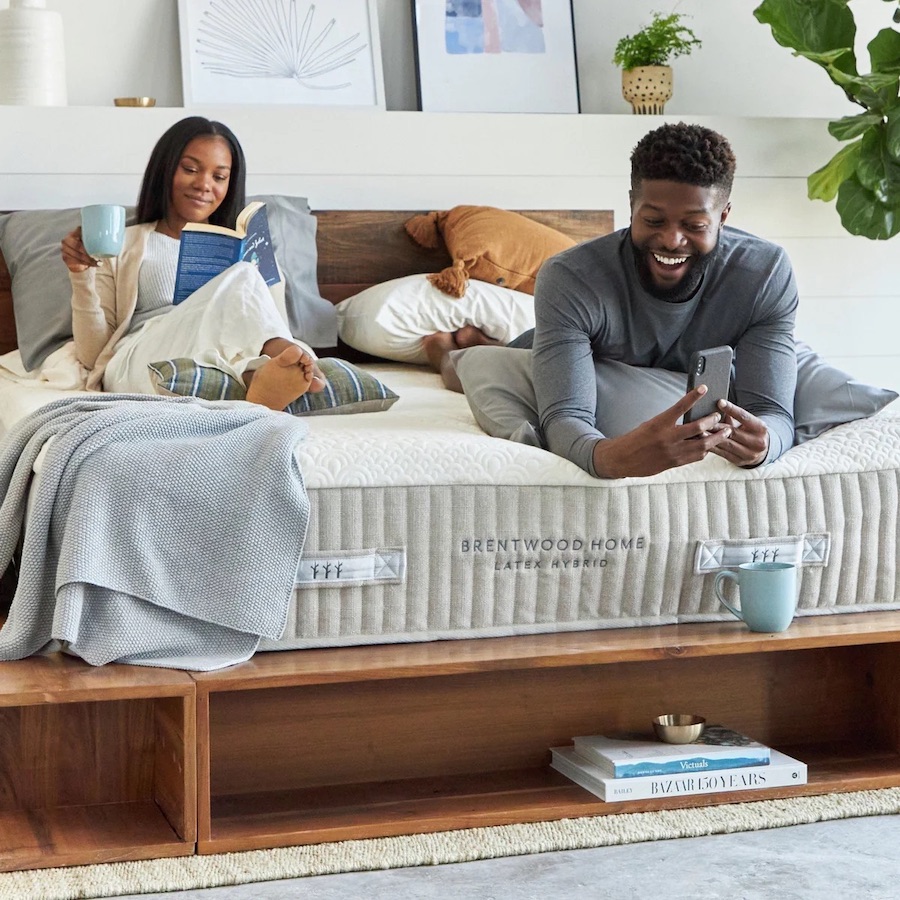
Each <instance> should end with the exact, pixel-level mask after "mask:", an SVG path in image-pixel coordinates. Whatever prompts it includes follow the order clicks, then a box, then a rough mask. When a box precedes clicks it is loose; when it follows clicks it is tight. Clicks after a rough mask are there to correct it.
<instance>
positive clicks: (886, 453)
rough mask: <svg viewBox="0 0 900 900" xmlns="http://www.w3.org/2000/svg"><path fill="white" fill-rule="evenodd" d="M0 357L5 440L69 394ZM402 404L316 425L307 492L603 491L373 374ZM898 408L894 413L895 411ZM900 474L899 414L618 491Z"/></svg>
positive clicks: (413, 379) (570, 468) (415, 386)
mask: <svg viewBox="0 0 900 900" xmlns="http://www.w3.org/2000/svg"><path fill="white" fill-rule="evenodd" d="M12 356H16V357H17V356H18V354H10V355H8V357H0V437H2V435H3V434H5V433H6V432H7V431H8V430H9V429H10V428H11V427H12V426H13V425H14V424H15V422H17V421H18V420H19V419H21V418H22V417H24V416H26V415H28V414H29V413H31V412H34V411H35V410H36V409H38V408H39V407H41V406H43V405H44V404H46V403H49V402H51V401H53V400H55V399H57V398H58V397H63V396H66V395H67V394H68V393H70V392H64V391H61V390H58V389H53V388H48V387H43V386H40V385H38V384H35V383H31V384H28V383H22V381H21V380H19V381H16V380H14V379H13V378H11V377H9V375H8V374H7V373H5V371H4V369H3V368H2V367H3V365H4V364H6V365H7V367H9V364H10V363H11V359H10V357H12ZM368 368H370V369H371V371H373V372H374V373H375V374H377V375H378V377H379V378H381V379H382V381H384V382H385V383H386V384H387V385H388V386H389V387H391V388H392V389H393V390H394V391H395V392H396V393H397V394H399V396H400V399H399V400H398V401H397V402H396V403H395V404H394V405H393V406H392V407H391V408H390V409H389V410H387V411H385V412H378V413H365V414H359V415H330V416H313V417H310V418H308V419H307V422H308V423H309V436H308V437H307V439H306V440H304V441H303V442H301V444H299V445H298V448H297V457H298V460H299V462H300V466H301V471H302V472H303V473H304V478H305V480H306V484H307V487H308V488H310V489H322V488H343V487H368V486H384V485H396V486H400V485H406V486H409V485H423V486H428V485H434V484H492V485H500V484H505V485H524V484H528V485H579V484H595V485H597V484H606V485H609V484H611V483H610V482H598V481H597V480H596V479H593V478H591V477H590V476H589V475H588V474H587V473H585V472H583V471H582V470H581V469H579V468H578V467H577V466H575V465H573V464H572V463H570V462H568V461H567V460H564V459H562V458H560V457H557V456H554V455H553V454H550V453H547V452H545V451H543V450H539V449H537V448H535V447H530V446H526V445H523V444H517V443H512V442H510V441H504V440H500V439H498V438H492V437H490V436H488V435H486V434H485V433H484V432H483V431H482V430H481V429H480V428H479V427H478V425H477V423H476V422H475V419H474V418H473V416H472V413H471V412H470V410H469V407H468V404H467V402H466V399H465V397H463V396H462V395H461V394H456V393H454V392H452V391H448V390H446V389H445V388H444V387H443V385H442V383H441V381H440V378H439V377H438V376H437V375H436V374H434V373H432V372H430V371H427V370H425V369H422V368H420V367H416V366H410V365H401V364H379V365H373V366H370V367H368ZM894 406H896V404H894ZM898 467H900V410H894V409H893V407H889V408H888V409H887V410H885V411H884V412H883V413H881V414H880V415H878V416H874V417H872V418H870V419H862V420H859V421H857V422H852V423H849V424H847V425H841V426H838V427H837V428H834V429H832V430H830V431H828V432H826V433H825V434H824V435H822V436H821V437H819V438H817V439H816V440H814V441H809V442H807V443H806V444H803V445H801V446H799V447H794V448H792V449H791V450H789V451H788V452H787V453H786V454H784V456H782V457H781V459H779V460H778V461H777V462H775V463H773V464H772V465H769V466H764V467H761V468H759V469H753V470H745V469H739V468H736V467H734V466H732V465H731V464H730V463H727V462H726V461H725V460H722V459H720V458H719V457H717V456H713V455H711V456H709V457H707V459H706V460H704V461H703V462H700V463H695V464H693V465H690V466H683V467H681V468H677V469H671V470H669V471H668V472H665V473H663V474H661V475H656V476H652V477H650V478H629V479H621V480H619V481H617V482H615V484H631V485H634V484H640V483H644V482H648V483H654V484H660V483H690V482H697V481H724V480H742V479H755V478H766V479H768V478H790V477H792V476H812V475H820V474H823V473H833V472H861V471H881V470H885V469H895V468H898Z"/></svg>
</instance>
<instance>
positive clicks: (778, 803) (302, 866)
mask: <svg viewBox="0 0 900 900" xmlns="http://www.w3.org/2000/svg"><path fill="white" fill-rule="evenodd" d="M896 813H900V788H888V789H885V790H877V791H855V792H851V793H839V794H823V795H821V796H818V797H795V798H792V799H789V800H758V801H753V802H748V803H733V804H727V805H723V806H712V807H705V808H700V809H677V810H664V811H660V812H648V813H631V814H627V815H613V816H595V817H589V818H581V819H563V820H561V821H559V822H537V823H535V824H531V825H502V826H496V827H491V828H470V829H465V830H461V831H444V832H434V833H430V834H420V835H410V836H406V837H393V838H375V839H371V840H361V841H343V842H339V843H329V844H315V845H311V846H306V847H284V848H279V849H275V850H252V851H248V852H246V853H223V854H219V855H215V856H189V857H183V858H179V859H153V860H148V861H145V862H124V863H108V864H105V865H95V866H75V867H72V868H66V869H34V870H31V871H27V872H9V873H3V874H0V900H74V898H91V897H117V896H121V895H123V894H149V893H159V892H163V891H179V890H182V891H183V890H189V889H197V888H209V887H219V886H222V885H228V884H248V883H251V882H256V881H273V880H276V879H280V878H302V877H305V876H309V875H333V874H336V873H338V872H364V871H370V870H374V869H397V868H404V867H408V866H434V865H440V864H443V863H457V862H470V861H473V860H478V859H495V858H499V857H503V856H521V855H524V854H528V853H546V852H549V851H553V850H578V849H585V848H588V847H607V846H612V845H615V844H632V843H638V842H640V841H658V840H668V839H671V838H683V837H701V836H703V835H710V834H727V833H731V832H737V831H757V830H760V829H763V828H783V827H785V826H787V825H803V824H809V823H811V822H825V821H830V820H833V819H849V818H854V817H857V816H879V815H892V814H896Z"/></svg>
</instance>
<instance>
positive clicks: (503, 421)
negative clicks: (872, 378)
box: [451, 341, 898, 444]
mask: <svg viewBox="0 0 900 900" xmlns="http://www.w3.org/2000/svg"><path fill="white" fill-rule="evenodd" d="M451 357H452V359H453V362H454V365H455V366H456V372H457V374H458V375H459V380H460V381H461V382H462V386H463V390H464V391H465V394H466V399H467V400H468V402H469V407H470V408H471V410H472V415H474V417H475V421H476V422H478V424H479V425H480V426H481V428H482V429H483V430H484V431H486V432H487V433H488V434H490V435H493V436H494V437H502V438H506V439H511V440H512V439H518V440H521V439H522V436H523V435H526V436H527V437H528V439H527V440H526V442H527V443H534V440H533V436H534V435H535V434H539V431H538V412H537V401H536V399H535V396H534V385H533V384H532V380H531V351H530V350H527V349H520V348H513V347H469V348H467V349H465V350H456V351H454V352H453V353H452V354H451ZM595 369H596V377H597V410H596V422H597V428H598V429H599V430H600V431H602V432H603V433H604V434H605V435H607V436H609V437H618V436H619V435H621V434H625V433H626V432H627V431H631V429H632V428H636V427H637V426H638V425H640V424H641V423H642V422H646V421H647V420H648V419H651V418H653V416H655V415H657V414H658V413H660V412H662V411H663V410H664V409H667V408H668V407H670V406H671V405H672V404H673V403H675V401H676V400H678V399H679V398H680V397H682V396H684V392H685V390H686V384H687V376H686V375H684V374H683V373H680V372H668V371H666V370H664V369H641V368H637V367H635V366H627V365H625V364H624V363H619V362H613V361H609V360H606V361H603V362H599V363H597V364H596V366H595ZM897 396H898V395H897V393H896V392H895V391H891V390H887V389H885V388H878V387H874V386H872V385H868V384H864V383H862V382H860V381H855V380H854V379H853V378H851V377H850V376H849V375H847V374H846V373H844V372H841V371H840V370H839V369H836V368H834V366H831V365H829V364H828V363H827V362H825V360H823V359H822V358H821V357H820V356H819V355H818V354H817V353H816V352H815V351H814V350H812V349H811V348H810V347H809V346H808V345H806V344H804V343H802V342H799V341H798V342H797V389H796V392H795V394H794V443H795V444H802V443H803V442H804V441H808V440H810V439H811V438H814V437H817V436H818V435H820V434H821V433H822V432H823V431H826V430H827V429H829V428H833V427H834V426H835V425H841V424H843V423H844V422H851V421H853V420H854V419H861V418H864V417H866V416H871V415H873V414H874V413H877V412H878V411H879V410H881V409H883V408H884V407H885V406H887V405H888V403H890V402H891V401H892V400H895V399H896V398H897Z"/></svg>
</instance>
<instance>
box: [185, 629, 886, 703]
mask: <svg viewBox="0 0 900 900" xmlns="http://www.w3.org/2000/svg"><path fill="white" fill-rule="evenodd" d="M894 642H900V612H864V613H842V614H838V615H827V616H804V617H799V618H797V619H796V620H795V621H794V622H793V623H792V625H791V627H790V628H789V629H788V630H787V631H784V632H781V633H779V634H757V633H754V632H751V631H748V629H747V628H746V626H745V625H743V623H741V622H737V621H735V622H704V623H698V624H689V625H663V626H658V627H642V628H617V629H609V630H600V631H578V632H567V633H563V634H541V635H523V636H516V637H505V638H478V639H471V640H460V641H434V642H429V643H420V644H402V645H379V646H375V647H342V648H335V649H323V650H303V651H300V652H293V653H292V652H269V653H257V654H256V656H254V657H253V658H252V659H250V660H248V661H247V662H245V663H242V664H241V665H238V666H233V667H231V668H229V669H223V670H219V671H216V672H195V673H193V675H192V677H193V678H194V680H195V681H196V683H197V686H198V690H200V691H203V692H214V691H223V690H229V691H235V690H252V689H258V688H265V687H285V686H290V685H302V684H329V683H341V682H351V681H359V682H362V681H375V680H383V679H394V678H412V677H415V678H421V677H428V676H440V675H454V674H463V673H467V672H489V671H501V670H505V669H529V668H552V667H559V666H579V665H607V664H614V663H620V662H639V661H646V660H660V659H678V658H688V657H712V656H726V655H740V654H748V653H771V652H778V651H784V650H804V649H811V648H815V647H841V646H853V645H862V644H878V643H894Z"/></svg>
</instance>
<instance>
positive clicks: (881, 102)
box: [828, 67, 900, 113]
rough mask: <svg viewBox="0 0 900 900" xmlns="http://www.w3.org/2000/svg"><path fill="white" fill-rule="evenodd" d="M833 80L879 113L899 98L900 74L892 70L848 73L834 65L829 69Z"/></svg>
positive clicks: (868, 107) (858, 100)
mask: <svg viewBox="0 0 900 900" xmlns="http://www.w3.org/2000/svg"><path fill="white" fill-rule="evenodd" d="M828 74H829V75H830V76H831V80H832V81H833V82H834V83H835V84H837V85H840V86H841V87H842V88H843V89H844V90H845V91H846V92H847V93H848V94H849V95H850V96H851V97H852V98H853V99H855V100H856V101H857V102H859V103H862V104H863V106H865V107H866V108H867V109H873V110H875V111H877V112H879V113H881V112H883V111H884V110H885V109H886V108H887V107H890V106H891V105H893V103H894V101H895V100H896V99H897V87H898V84H900V76H898V75H894V74H893V73H892V72H872V73H870V74H869V75H847V74H846V73H845V72H842V71H840V70H839V69H835V68H833V67H831V68H829V69H828Z"/></svg>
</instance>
